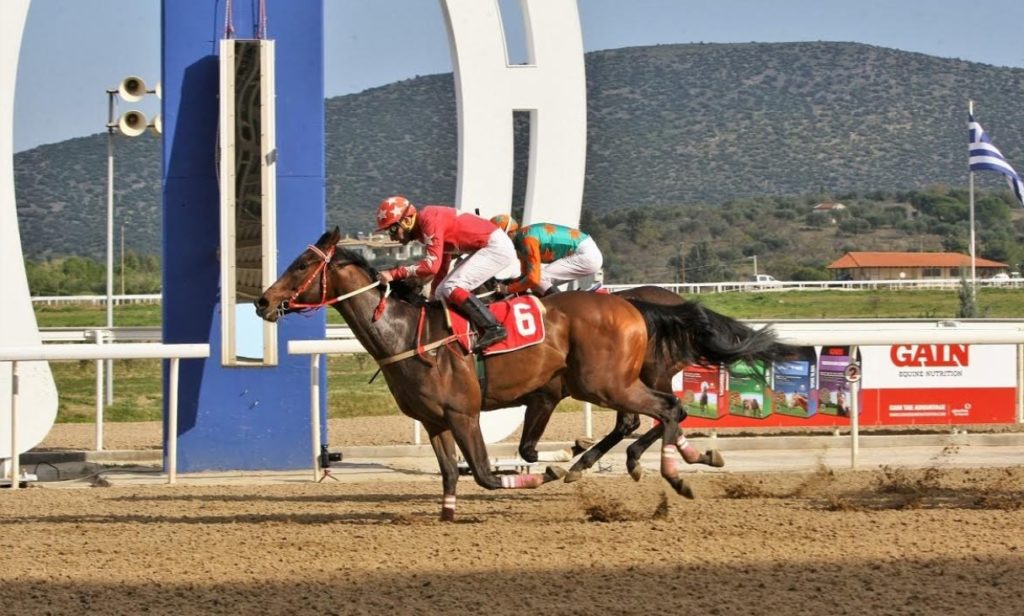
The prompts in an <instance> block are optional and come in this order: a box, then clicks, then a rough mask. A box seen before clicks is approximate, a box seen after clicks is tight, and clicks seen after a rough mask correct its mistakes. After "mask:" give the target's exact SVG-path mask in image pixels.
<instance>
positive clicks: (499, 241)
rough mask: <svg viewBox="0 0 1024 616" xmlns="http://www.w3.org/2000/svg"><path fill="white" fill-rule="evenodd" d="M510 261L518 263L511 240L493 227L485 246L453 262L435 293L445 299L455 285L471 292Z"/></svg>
mask: <svg viewBox="0 0 1024 616" xmlns="http://www.w3.org/2000/svg"><path fill="white" fill-rule="evenodd" d="M511 263H518V260H517V258H516V249H515V247H514V246H513V245H512V240H510V239H509V237H508V234H506V233H505V232H504V231H502V230H501V229H495V230H494V232H493V233H491V235H490V236H489V237H488V238H487V245H486V246H484V247H483V248H481V249H480V250H477V251H476V252H474V253H473V254H471V255H469V257H467V258H465V259H463V260H461V261H459V262H457V263H456V264H455V267H454V268H453V269H452V271H451V272H449V273H448V275H447V276H445V278H444V280H442V281H441V284H440V285H438V287H437V290H436V292H435V295H436V296H437V297H438V298H443V299H445V300H447V299H448V296H449V295H451V292H452V290H454V289H455V288H457V287H460V288H463V289H465V290H467V291H470V292H472V291H473V289H475V288H477V287H479V286H480V285H482V284H483V283H485V282H487V280H488V279H490V278H493V277H494V276H495V275H496V274H497V273H498V272H500V271H501V270H503V269H505V268H506V267H508V266H509V264H511Z"/></svg>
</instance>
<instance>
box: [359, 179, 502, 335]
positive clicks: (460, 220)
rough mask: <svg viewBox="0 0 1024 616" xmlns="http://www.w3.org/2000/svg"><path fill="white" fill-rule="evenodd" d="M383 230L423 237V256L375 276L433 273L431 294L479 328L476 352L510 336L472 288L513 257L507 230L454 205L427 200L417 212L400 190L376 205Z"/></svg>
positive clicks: (403, 237) (400, 237) (398, 236)
mask: <svg viewBox="0 0 1024 616" xmlns="http://www.w3.org/2000/svg"><path fill="white" fill-rule="evenodd" d="M384 229H387V231H388V234H389V235H390V236H391V239H392V240H394V241H398V242H401V243H402V244H403V245H405V244H408V243H409V242H410V241H412V240H417V241H418V242H421V243H422V244H423V245H424V246H425V247H426V256H424V257H423V260H421V261H420V262H419V263H417V264H415V265H410V266H398V267H396V268H393V269H390V270H387V271H383V272H380V273H379V274H377V280H379V281H380V282H381V283H388V282H391V281H392V280H401V279H402V278H408V277H410V276H415V277H426V276H433V278H434V280H433V284H432V285H431V293H432V295H433V296H434V297H436V298H440V299H444V300H446V301H448V302H449V303H450V304H451V305H453V306H454V307H455V308H457V309H458V310H459V311H460V312H461V313H462V314H464V315H466V317H467V318H468V319H469V320H470V321H471V322H472V323H473V325H475V326H476V327H477V329H478V331H479V332H480V333H479V337H478V338H477V341H476V344H475V345H474V347H473V352H474V353H478V352H480V351H482V350H483V349H485V348H487V347H488V346H490V345H492V344H494V343H495V342H500V341H502V340H504V339H505V338H506V337H507V336H508V332H507V331H505V328H504V327H503V326H502V325H501V323H498V321H497V319H495V318H494V315H493V314H491V311H490V310H488V309H487V306H485V305H484V304H483V302H481V301H480V300H479V299H478V298H477V297H476V296H475V295H473V294H472V293H471V292H470V290H472V289H475V288H477V287H478V286H480V285H481V284H483V283H484V282H486V281H487V280H488V279H490V278H492V277H493V276H494V275H495V274H496V273H498V272H500V271H501V270H503V269H505V268H506V267H508V266H509V265H510V264H511V263H513V262H515V258H516V253H515V248H513V246H512V241H511V240H510V239H509V237H508V235H506V234H505V233H504V232H502V231H501V230H500V229H498V228H496V227H495V226H494V224H493V223H491V222H490V221H488V220H487V219H485V218H481V217H479V216H476V215H475V214H470V213H468V212H458V211H457V210H456V209H455V208H453V207H447V206H442V205H428V206H426V207H424V208H423V209H421V210H420V211H418V212H417V211H416V207H415V206H413V204H412V203H410V202H409V200H408V199H406V198H405V197H403V196H401V195H395V196H393V197H388V198H387V199H385V200H383V201H381V202H380V205H379V206H378V207H377V230H378V231H383V230H384ZM463 254H469V257H467V258H466V259H464V260H463V261H462V262H461V263H459V264H458V266H457V267H456V268H455V269H454V270H452V271H451V273H449V272H448V268H449V266H450V265H451V262H452V259H453V258H455V257H458V256H461V255H463Z"/></svg>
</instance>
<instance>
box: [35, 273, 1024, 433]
mask: <svg viewBox="0 0 1024 616" xmlns="http://www.w3.org/2000/svg"><path fill="white" fill-rule="evenodd" d="M699 299H700V301H701V302H703V303H704V305H706V306H707V307H709V308H711V309H712V310H716V311H718V312H721V313H723V314H727V315H729V316H732V317H736V318H740V319H757V320H761V319H821V318H829V319H843V318H953V317H955V316H956V314H957V311H958V309H959V306H960V304H959V298H958V296H957V292H956V291H937V290H922V291H914V290H898V291H897V290H876V291H785V292H765V293H717V294H708V295H701V296H700V298H699ZM978 306H979V309H980V310H981V314H983V315H984V316H986V317H989V318H1024V290H1015V289H981V290H980V292H979V297H978ZM36 318H37V320H38V323H39V326H40V327H91V326H96V327H102V326H103V324H104V323H106V312H105V310H104V308H103V307H101V306H82V305H79V306H37V307H36ZM160 318H161V313H160V306H158V305H146V304H132V305H124V306H117V307H115V311H114V323H115V324H117V325H124V326H129V325H130V326H157V325H159V324H160ZM328 322H329V323H341V322H342V321H341V318H340V317H339V316H338V314H337V313H336V312H335V311H330V312H329V313H328ZM51 367H52V369H53V374H54V379H55V380H56V381H57V390H58V392H59V397H60V403H59V404H60V406H59V409H58V417H57V421H59V422H91V421H93V419H94V416H95V404H96V403H95V391H96V372H95V362H92V361H81V362H53V363H52V364H51ZM374 372H376V364H375V363H374V362H373V360H372V359H371V358H370V357H369V356H368V355H366V354H364V353H361V354H356V355H340V356H331V357H329V358H328V360H327V383H328V392H327V395H328V415H329V416H330V417H353V416H365V415H390V414H395V413H397V412H398V411H397V409H396V408H395V405H394V402H393V400H392V398H391V394H390V393H389V392H388V389H387V387H386V386H385V385H384V380H383V379H382V378H378V379H377V380H375V381H374V382H373V383H372V384H370V383H368V381H369V380H370V377H371V376H372V375H373V373H374ZM114 374H115V392H114V405H113V406H112V407H110V408H108V409H106V410H105V411H104V417H105V418H106V419H107V420H109V421H151V420H158V419H160V417H161V413H162V410H161V400H162V395H161V388H160V382H161V374H160V362H159V360H141V359H137V360H119V361H116V362H114ZM578 409H579V403H576V402H574V401H571V400H569V401H565V402H563V403H562V405H560V406H559V410H578Z"/></svg>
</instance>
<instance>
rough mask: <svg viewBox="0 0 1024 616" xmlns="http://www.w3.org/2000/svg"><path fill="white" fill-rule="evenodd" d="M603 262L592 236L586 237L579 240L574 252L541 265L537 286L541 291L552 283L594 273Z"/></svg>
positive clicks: (576, 278) (548, 287)
mask: <svg viewBox="0 0 1024 616" xmlns="http://www.w3.org/2000/svg"><path fill="white" fill-rule="evenodd" d="M603 264H604V257H603V256H602V255H601V249H599V248H598V247H597V242H595V241H594V238H592V237H588V238H587V239H585V240H583V241H582V242H580V245H579V248H577V249H576V252H575V253H573V254H571V255H568V256H565V257H562V258H561V259H558V260H557V261H552V262H551V263H547V264H544V265H541V267H540V284H539V285H537V286H538V287H539V289H540V292H541V293H543V292H545V291H547V290H548V289H550V288H551V286H552V285H554V284H558V283H560V282H565V281H567V280H578V279H580V278H583V277H584V276H590V275H591V274H596V273H597V272H599V271H601V266H602V265H603Z"/></svg>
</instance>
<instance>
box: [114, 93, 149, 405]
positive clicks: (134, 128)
mask: <svg viewBox="0 0 1024 616" xmlns="http://www.w3.org/2000/svg"><path fill="white" fill-rule="evenodd" d="M159 92H160V86H159V84H158V85H157V87H156V89H155V90H147V89H146V83H145V82H144V81H143V80H142V79H141V78H139V77H133V76H129V77H125V78H124V79H122V80H121V83H120V84H119V85H118V87H116V88H108V89H107V331H108V332H109V331H111V330H112V329H113V327H114V133H120V134H122V135H124V136H126V137H138V136H139V135H141V134H142V133H144V132H146V127H147V126H148V127H150V128H151V129H152V130H153V131H154V132H155V133H157V134H159V133H160V114H157V115H156V116H155V117H154V118H153V123H152V124H147V122H146V116H145V114H143V113H142V112H141V111H136V110H130V111H126V112H124V113H123V114H121V116H120V117H119V118H117V119H116V120H115V108H116V107H117V99H118V98H120V99H121V100H124V101H125V102H129V103H137V102H139V101H141V100H142V99H143V98H145V96H146V95H147V94H156V95H157V96H159V95H160V94H159ZM123 237H124V236H123V230H122V246H123ZM123 251H124V249H123V248H122V256H123ZM121 276H122V277H123V276H124V270H123V267H122V271H121ZM122 282H123V281H122ZM121 293H122V295H123V294H124V291H123V290H122V292H121ZM106 368H107V370H106V372H107V386H106V391H107V396H106V398H107V406H110V405H111V404H113V403H114V370H113V368H114V361H113V360H111V359H108V360H107V366H106Z"/></svg>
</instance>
